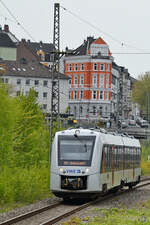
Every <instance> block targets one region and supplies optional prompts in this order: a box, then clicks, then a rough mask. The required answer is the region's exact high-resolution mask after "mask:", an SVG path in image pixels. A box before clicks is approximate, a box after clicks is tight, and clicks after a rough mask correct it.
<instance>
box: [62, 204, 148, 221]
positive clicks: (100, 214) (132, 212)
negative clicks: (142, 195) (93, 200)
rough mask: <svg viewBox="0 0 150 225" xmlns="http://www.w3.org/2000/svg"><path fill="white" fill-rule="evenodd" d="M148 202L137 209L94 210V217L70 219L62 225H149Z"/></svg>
mask: <svg viewBox="0 0 150 225" xmlns="http://www.w3.org/2000/svg"><path fill="white" fill-rule="evenodd" d="M149 212H150V200H148V201H146V202H144V206H143V203H141V205H140V206H139V207H138V208H137V209H135V208H134V209H124V208H119V209H118V208H110V209H103V208H102V209H101V208H95V209H93V210H92V212H88V214H90V215H91V213H93V214H94V215H95V214H96V216H92V215H91V216H88V217H83V218H79V217H72V218H71V219H70V220H69V221H66V222H64V223H62V225H84V224H88V225H150V213H149Z"/></svg>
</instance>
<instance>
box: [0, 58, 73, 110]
mask: <svg viewBox="0 0 150 225" xmlns="http://www.w3.org/2000/svg"><path fill="white" fill-rule="evenodd" d="M3 64H5V67H6V71H7V72H6V74H5V75H4V76H3V77H2V81H3V82H4V83H8V84H10V86H11V95H12V96H17V95H20V94H21V93H23V94H24V95H27V94H28V93H29V90H30V89H31V88H34V90H35V91H36V93H37V102H38V103H39V105H41V108H42V109H43V111H44V112H46V113H50V112H51V90H52V88H51V86H52V83H51V81H52V80H51V77H52V72H50V71H49V69H48V68H46V67H45V66H43V65H41V64H38V63H33V64H25V65H24V64H20V63H19V62H13V61H5V62H3ZM59 77H60V79H59V82H60V83H59V87H60V113H65V111H66V109H67V107H68V92H69V90H68V77H67V76H65V75H64V74H60V73H59Z"/></svg>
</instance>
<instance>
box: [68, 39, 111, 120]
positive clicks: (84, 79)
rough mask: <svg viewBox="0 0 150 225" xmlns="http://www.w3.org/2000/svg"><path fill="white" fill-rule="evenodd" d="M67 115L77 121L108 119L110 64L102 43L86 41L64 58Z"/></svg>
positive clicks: (109, 58)
mask: <svg viewBox="0 0 150 225" xmlns="http://www.w3.org/2000/svg"><path fill="white" fill-rule="evenodd" d="M64 60H65V74H66V75H68V76H70V77H71V80H70V83H69V86H70V91H69V108H70V113H72V114H74V116H75V117H76V118H77V119H86V118H90V119H94V120H95V119H97V118H98V117H101V118H108V119H109V118H110V113H111V110H112V109H111V89H112V84H111V81H112V75H111V74H112V61H113V57H112V56H111V53H110V50H109V46H108V45H107V43H106V42H105V41H104V40H103V39H102V38H98V39H94V38H93V37H87V40H85V41H84V43H83V44H82V45H81V46H79V47H78V48H77V49H75V50H73V51H72V55H70V54H69V55H68V56H66V57H65V59H64Z"/></svg>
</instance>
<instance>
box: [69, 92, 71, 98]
mask: <svg viewBox="0 0 150 225" xmlns="http://www.w3.org/2000/svg"><path fill="white" fill-rule="evenodd" d="M69 99H71V91H69Z"/></svg>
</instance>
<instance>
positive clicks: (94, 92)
mask: <svg viewBox="0 0 150 225" xmlns="http://www.w3.org/2000/svg"><path fill="white" fill-rule="evenodd" d="M93 99H96V91H93Z"/></svg>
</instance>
